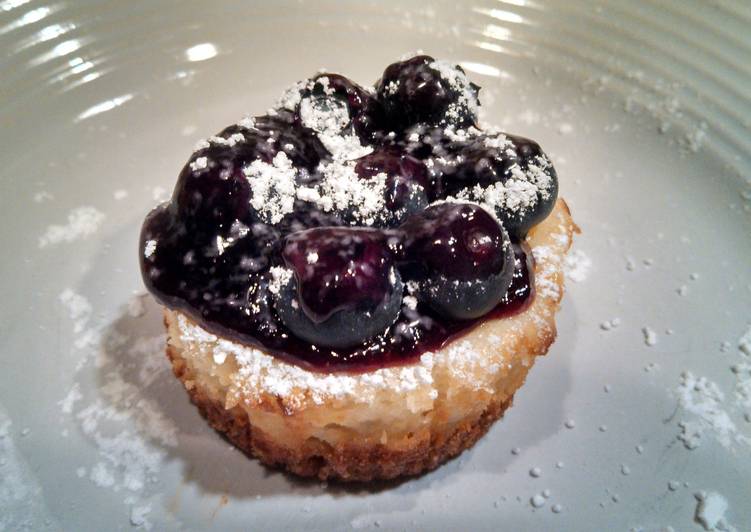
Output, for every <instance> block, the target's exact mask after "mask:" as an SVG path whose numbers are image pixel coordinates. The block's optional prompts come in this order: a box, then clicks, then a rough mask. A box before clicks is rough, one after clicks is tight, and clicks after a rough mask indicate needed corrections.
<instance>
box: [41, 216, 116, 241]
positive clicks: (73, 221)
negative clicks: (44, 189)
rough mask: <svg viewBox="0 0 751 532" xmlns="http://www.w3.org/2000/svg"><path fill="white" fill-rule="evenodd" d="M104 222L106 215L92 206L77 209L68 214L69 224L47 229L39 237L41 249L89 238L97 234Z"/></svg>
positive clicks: (52, 226) (51, 226)
mask: <svg viewBox="0 0 751 532" xmlns="http://www.w3.org/2000/svg"><path fill="white" fill-rule="evenodd" d="M103 221H104V213H103V212H101V211H99V210H98V209H96V208H94V207H90V206H84V207H77V208H75V209H73V210H72V211H70V213H69V214H68V221H67V223H65V224H63V225H50V226H49V227H47V229H46V231H45V232H44V234H42V236H40V237H39V247H40V248H45V247H47V246H52V245H55V244H60V243H63V242H74V241H76V240H80V239H83V238H87V237H89V236H91V235H93V234H94V233H96V231H97V230H98V229H99V226H101V225H102V222H103Z"/></svg>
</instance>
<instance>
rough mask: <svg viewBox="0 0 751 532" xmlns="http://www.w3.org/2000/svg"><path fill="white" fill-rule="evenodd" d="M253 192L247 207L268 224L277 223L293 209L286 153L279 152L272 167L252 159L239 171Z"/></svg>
mask: <svg viewBox="0 0 751 532" xmlns="http://www.w3.org/2000/svg"><path fill="white" fill-rule="evenodd" d="M243 171H244V172H245V175H246V176H247V178H248V181H249V182H250V186H251V190H253V198H252V199H251V200H250V204H251V205H252V206H253V208H254V209H255V210H256V211H257V212H258V213H259V214H261V217H262V218H263V220H264V221H266V222H268V223H272V224H275V223H279V222H280V221H281V220H282V218H283V217H284V215H285V214H288V213H290V212H292V211H293V210H294V208H295V193H296V185H295V175H296V173H297V171H296V170H295V168H294V167H293V166H292V161H290V160H289V158H288V157H287V154H286V153H284V152H283V151H280V152H279V153H277V154H276V155H275V156H274V160H273V162H272V164H268V163H265V162H263V161H261V160H255V161H253V162H252V163H250V164H249V165H248V166H246V167H245V168H244V170H243Z"/></svg>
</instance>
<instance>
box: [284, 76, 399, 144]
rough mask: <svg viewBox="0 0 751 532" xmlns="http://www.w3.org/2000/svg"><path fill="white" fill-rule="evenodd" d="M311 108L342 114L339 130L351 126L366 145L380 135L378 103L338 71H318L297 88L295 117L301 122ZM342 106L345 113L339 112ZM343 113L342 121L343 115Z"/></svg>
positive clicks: (382, 114) (381, 118) (382, 134)
mask: <svg viewBox="0 0 751 532" xmlns="http://www.w3.org/2000/svg"><path fill="white" fill-rule="evenodd" d="M311 108H318V109H321V110H324V111H329V114H332V111H333V115H334V116H339V117H342V124H341V125H340V130H342V129H344V128H345V127H347V128H351V129H353V130H354V132H355V133H357V135H358V136H359V137H360V140H361V141H363V142H365V143H366V144H369V143H373V142H375V141H377V140H378V139H381V138H383V136H384V133H385V132H384V124H385V117H384V113H383V108H382V106H381V104H380V102H379V101H378V100H377V99H376V98H375V96H374V95H373V94H371V93H370V92H368V91H367V90H365V89H364V88H362V87H361V86H360V85H358V84H357V83H355V82H354V81H352V80H350V79H348V78H346V77H344V76H341V75H339V74H329V73H324V74H319V75H318V76H316V77H314V78H313V79H311V80H310V81H309V82H308V83H307V85H306V87H305V88H304V89H303V90H302V91H301V94H300V104H299V105H298V108H297V114H298V119H299V120H300V121H301V122H303V123H305V122H307V121H309V119H308V120H306V116H305V114H306V112H307V113H308V114H310V112H309V110H310V109H311ZM339 108H345V109H346V113H343V112H341V111H339ZM345 116H346V122H345V121H344V119H343V118H344V117H345Z"/></svg>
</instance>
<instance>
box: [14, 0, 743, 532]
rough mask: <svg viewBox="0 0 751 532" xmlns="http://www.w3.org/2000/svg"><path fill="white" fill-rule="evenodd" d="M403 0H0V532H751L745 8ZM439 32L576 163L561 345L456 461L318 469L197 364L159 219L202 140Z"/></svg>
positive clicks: (493, 98)
mask: <svg viewBox="0 0 751 532" xmlns="http://www.w3.org/2000/svg"><path fill="white" fill-rule="evenodd" d="M400 4H405V3H404V2H359V3H353V2H341V3H338V2H328V1H327V2H273V3H272V2H267V3H263V4H262V3H257V4H254V3H251V2H244V3H240V2H212V3H210V4H207V3H206V2H198V1H181V2H177V1H176V0H175V1H172V0H165V1H160V2H147V1H138V2H116V3H115V2H105V1H95V0H87V1H80V2H78V1H77V2H72V1H70V2H66V1H60V2H50V1H40V2H36V1H29V0H0V72H2V75H1V76H0V131H2V134H1V142H0V169H1V170H0V180H1V181H0V183H1V185H0V186H1V188H0V224H1V225H0V249H2V250H3V259H2V261H0V274H1V275H0V294H2V304H1V305H0V360H1V361H2V371H0V529H4V528H5V529H8V530H16V529H19V528H22V527H23V526H26V527H28V528H29V529H33V530H43V529H45V528H46V529H51V530H58V529H62V530H112V529H128V528H130V527H142V528H154V529H157V530H164V529H187V530H201V529H216V530H229V529H254V530H271V529H273V530H300V529H303V528H304V529H310V530H344V529H360V528H363V529H372V528H378V527H380V528H383V529H410V530H450V529H472V530H482V529H492V530H498V529H507V530H593V531H594V530H627V529H630V528H635V529H637V530H639V529H644V530H662V529H668V528H667V527H673V529H675V530H700V529H701V526H700V525H699V524H697V523H696V522H695V521H694V515H695V511H696V508H697V499H696V498H695V494H696V493H698V492H701V491H706V492H715V493H717V494H719V495H721V496H722V497H723V498H724V499H725V500H726V501H727V503H728V508H727V510H726V511H725V512H724V516H725V521H724V522H725V524H726V525H730V526H734V527H735V528H736V529H738V530H749V529H751V504H750V503H749V500H751V382H750V381H749V377H750V376H751V238H749V235H751V214H750V212H749V211H751V183H750V182H749V176H751V136H750V135H749V134H748V131H749V126H750V125H751V101H750V100H749V91H750V90H751V67H750V66H749V61H748V58H749V57H751V32H749V31H748V27H749V25H750V24H751V8H750V7H749V4H748V2H744V1H742V0H739V1H738V2H731V1H715V2H702V1H699V0H687V1H680V0H672V1H657V0H643V1H640V2H628V3H626V2H619V1H617V0H612V1H601V2H588V1H584V0H580V1H567V2H564V1H563V0H561V1H556V2H542V1H541V0H501V1H490V0H487V1H480V0H472V1H471V2H456V1H451V2H450V1H446V2H426V3H423V4H421V5H420V6H419V7H410V8H406V7H404V6H403V5H400ZM417 49H422V50H425V51H426V52H428V53H430V54H431V55H434V56H436V57H440V58H446V59H451V60H454V61H457V62H460V63H461V64H462V65H463V66H464V68H465V69H466V70H467V71H468V73H469V74H470V75H471V77H472V78H473V79H474V80H475V81H476V82H477V83H478V84H480V85H482V86H483V90H482V93H481V97H482V99H483V103H484V113H485V118H486V119H487V120H488V121H490V122H494V123H497V124H499V125H502V126H503V127H504V128H506V129H507V130H509V131H511V132H515V133H519V134H522V135H525V136H529V137H532V138H534V139H537V140H538V141H540V143H541V144H542V146H543V147H544V148H545V149H546V151H548V153H550V155H551V156H552V158H553V160H554V162H555V164H556V167H557V169H558V171H559V175H560V179H561V189H562V195H563V196H564V197H565V198H566V199H567V200H568V201H569V203H570V205H571V208H572V211H573V214H574V217H575V219H576V221H577V222H578V224H579V225H580V226H581V228H582V230H583V233H582V235H581V236H580V237H579V238H578V239H577V240H576V244H575V251H574V255H573V257H574V260H572V261H571V265H570V266H571V268H570V272H569V276H570V279H569V281H568V293H567V295H566V297H565V299H564V304H563V308H562V311H561V313H560V316H559V339H558V341H557V342H556V343H555V344H554V346H553V348H552V349H551V351H550V353H549V354H548V356H547V357H545V358H543V359H541V360H539V361H538V363H537V364H536V366H535V367H534V369H533V370H532V372H531V373H530V375H529V378H528V381H527V384H526V385H525V387H524V388H523V389H522V390H521V391H520V392H519V393H518V394H517V396H516V401H515V405H514V407H513V408H512V409H511V410H510V411H509V412H508V413H507V415H506V417H505V418H504V419H503V420H502V421H501V422H499V423H497V424H496V425H495V426H494V427H493V428H492V430H491V431H490V433H489V434H488V435H487V436H486V437H485V438H483V439H482V440H481V442H480V443H479V444H478V445H477V446H475V447H474V448H473V449H472V450H470V451H469V452H466V453H464V454H463V455H462V456H461V457H459V458H458V459H456V460H454V461H452V462H450V463H448V464H446V465H444V466H443V467H441V468H439V469H438V470H436V471H434V472H433V473H430V474H428V475H425V476H423V477H420V478H418V479H413V480H408V481H405V482H401V483H397V484H388V485H378V486H372V487H370V488H362V487H360V488H354V489H353V488H347V487H340V486H322V485H320V484H318V483H309V482H300V481H297V480H295V479H292V478H290V477H288V476H286V475H284V474H281V473H278V472H274V471H270V470H267V469H265V468H263V467H262V466H260V465H259V464H257V463H256V462H254V461H250V460H247V459H246V458H244V457H243V456H242V455H241V454H240V453H239V452H237V451H235V450H234V449H232V448H231V447H230V446H229V445H228V444H227V443H226V442H225V441H223V440H222V439H221V438H219V437H218V436H217V435H216V434H215V433H214V432H212V431H211V430H210V429H209V428H208V427H207V426H206V425H205V423H204V422H203V421H202V420H201V419H200V417H199V415H198V414H197V413H196V412H195V410H194V409H193V407H192V406H191V405H190V404H189V402H188V400H187V397H186V395H185V393H184V391H183V390H182V389H181V386H180V384H179V383H178V382H177V381H176V380H175V379H174V378H173V377H172V376H171V374H170V372H169V367H168V365H167V362H166V359H165V357H164V356H163V354H162V347H163V340H164V339H163V336H162V330H161V323H160V317H159V311H158V309H157V307H156V305H155V304H154V302H153V301H152V300H151V299H150V298H149V297H145V296H142V295H139V294H142V284H141V281H140V275H139V272H138V267H137V260H136V241H137V235H138V230H139V226H140V223H141V220H142V219H143V216H144V215H145V214H146V212H148V210H149V209H150V208H151V207H152V206H153V205H155V203H156V202H157V201H158V200H162V199H164V198H166V197H167V195H168V194H169V191H170V190H171V187H172V186H173V184H174V179H175V177H176V175H177V173H178V171H179V169H180V167H181V166H182V164H183V163H184V161H185V160H186V159H187V157H188V155H189V154H190V152H191V149H192V146H193V145H194V143H195V142H196V141H197V140H199V139H200V138H203V137H206V136H208V135H210V134H212V133H214V132H216V131H218V130H220V129H221V128H223V127H224V126H225V125H227V124H230V123H233V122H235V121H237V120H238V119H239V118H241V117H242V116H243V115H244V114H245V113H250V114H261V113H263V112H264V111H265V109H266V108H268V107H269V106H270V105H271V103H272V102H273V101H275V99H276V97H277V96H278V94H279V93H280V92H281V90H282V89H283V88H284V87H285V86H287V85H289V84H290V83H292V82H294V81H296V80H298V79H301V78H304V77H307V76H308V75H310V74H312V73H314V72H315V71H316V70H318V69H319V68H323V67H325V68H326V69H329V70H333V71H338V72H342V73H344V74H346V75H349V76H350V77H353V78H354V79H355V80H358V81H360V82H363V83H367V82H372V81H373V80H375V79H376V78H377V77H378V76H379V74H380V72H381V71H382V69H383V68H384V67H385V66H386V65H387V64H388V63H390V62H391V61H393V60H395V59H397V58H398V57H399V56H401V55H403V54H404V53H406V52H409V51H413V50H417ZM744 335H745V336H744ZM744 349H745V352H744ZM732 368H735V372H734V371H733V369H732ZM681 438H682V439H681ZM689 447H690V448H689ZM533 468H539V473H540V474H539V475H532V474H531V473H530V471H531V470H532V469H533ZM535 473H537V471H535ZM543 494H544V496H543ZM535 495H539V496H540V497H537V498H536V499H535V501H536V502H537V503H541V506H539V507H535V505H533V504H532V502H531V501H532V498H533V497H534V496H535Z"/></svg>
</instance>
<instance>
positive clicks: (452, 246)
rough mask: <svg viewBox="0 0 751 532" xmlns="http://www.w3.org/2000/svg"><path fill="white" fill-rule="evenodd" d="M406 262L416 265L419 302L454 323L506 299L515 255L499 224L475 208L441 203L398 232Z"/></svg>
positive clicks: (464, 204)
mask: <svg viewBox="0 0 751 532" xmlns="http://www.w3.org/2000/svg"><path fill="white" fill-rule="evenodd" d="M401 230H402V231H403V232H404V234H405V237H404V238H405V240H404V256H405V258H406V260H407V261H408V262H409V263H411V264H414V265H415V266H416V267H415V268H414V269H413V278H414V279H415V280H416V281H417V282H418V283H419V284H420V285H421V288H422V290H421V292H420V295H419V296H418V298H419V297H422V298H424V299H425V300H426V301H427V302H428V304H430V305H431V306H432V307H433V308H434V309H435V310H436V311H437V312H439V313H441V314H442V315H444V316H447V317H449V318H452V319H459V320H466V319H473V318H477V317H479V316H482V315H483V314H486V313H487V312H488V311H490V310H491V309H493V307H495V306H496V305H497V304H498V302H499V301H500V300H501V299H502V298H503V297H504V295H505V294H506V291H507V289H508V287H509V285H510V284H511V280H512V277H513V273H514V253H513V250H512V247H511V242H510V241H509V237H508V235H507V234H506V232H505V231H504V229H503V227H502V226H501V224H499V223H498V221H497V220H495V218H493V216H492V215H490V214H489V213H488V212H487V211H485V209H483V208H482V207H480V206H478V205H474V204H471V203H440V204H437V205H433V206H431V207H429V208H427V209H425V210H424V211H422V212H420V213H417V214H414V215H412V216H411V217H410V218H409V219H408V220H407V222H406V223H405V224H404V225H403V226H402V227H401Z"/></svg>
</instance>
